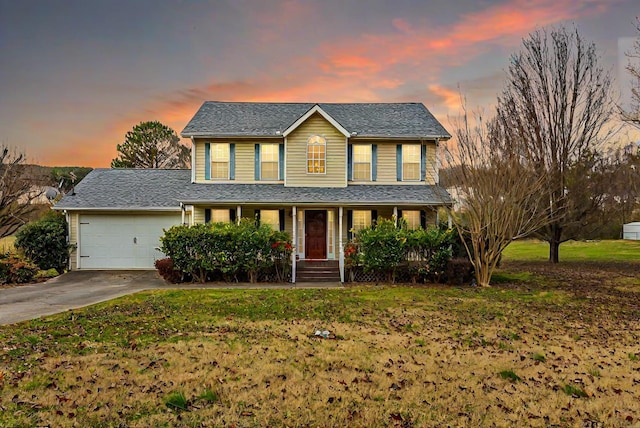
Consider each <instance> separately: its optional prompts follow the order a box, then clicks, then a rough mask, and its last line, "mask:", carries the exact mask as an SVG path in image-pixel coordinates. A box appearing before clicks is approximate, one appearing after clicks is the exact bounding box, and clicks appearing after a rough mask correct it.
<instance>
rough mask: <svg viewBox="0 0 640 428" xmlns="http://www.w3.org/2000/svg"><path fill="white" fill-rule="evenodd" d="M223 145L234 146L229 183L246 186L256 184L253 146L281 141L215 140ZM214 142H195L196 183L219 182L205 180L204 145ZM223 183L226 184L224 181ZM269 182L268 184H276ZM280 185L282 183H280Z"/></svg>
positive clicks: (272, 139) (216, 181)
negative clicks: (232, 172)
mask: <svg viewBox="0 0 640 428" xmlns="http://www.w3.org/2000/svg"><path fill="white" fill-rule="evenodd" d="M215 141H221V142H225V143H233V144H235V157H236V159H235V179H234V180H229V181H228V182H230V183H238V184H246V183H256V181H255V145H256V144H259V143H275V144H280V143H282V140H281V139H274V138H270V139H264V140H260V139H252V140H238V139H234V140H229V139H227V140H223V141H222V140H215ZM210 142H214V140H196V183H220V182H221V181H220V180H213V181H209V180H205V149H204V146H205V144H206V143H210ZM224 182H227V181H226V180H224ZM277 182H278V181H269V182H268V183H277ZM280 183H282V181H280Z"/></svg>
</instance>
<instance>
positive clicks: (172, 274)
mask: <svg viewBox="0 0 640 428" xmlns="http://www.w3.org/2000/svg"><path fill="white" fill-rule="evenodd" d="M154 266H155V267H156V269H158V273H159V274H160V276H161V277H162V278H164V280H165V281H167V282H170V283H171V284H178V283H181V282H184V280H185V274H184V272H182V271H181V270H180V269H176V268H175V267H174V265H173V260H171V259H170V258H168V257H167V258H164V259H159V260H156V261H155V262H154Z"/></svg>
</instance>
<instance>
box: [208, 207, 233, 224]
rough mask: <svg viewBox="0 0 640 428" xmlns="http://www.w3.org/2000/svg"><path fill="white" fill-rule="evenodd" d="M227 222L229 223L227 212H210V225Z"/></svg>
mask: <svg viewBox="0 0 640 428" xmlns="http://www.w3.org/2000/svg"><path fill="white" fill-rule="evenodd" d="M229 221H231V219H230V218H229V210H211V222H212V223H227V222H229Z"/></svg>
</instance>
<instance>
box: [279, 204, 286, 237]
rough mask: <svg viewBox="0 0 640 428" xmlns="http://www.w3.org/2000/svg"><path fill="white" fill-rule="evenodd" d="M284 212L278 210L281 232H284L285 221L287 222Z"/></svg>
mask: <svg viewBox="0 0 640 428" xmlns="http://www.w3.org/2000/svg"><path fill="white" fill-rule="evenodd" d="M284 212H285V211H284V210H283V209H281V210H278V216H279V221H280V232H284V220H285V217H284Z"/></svg>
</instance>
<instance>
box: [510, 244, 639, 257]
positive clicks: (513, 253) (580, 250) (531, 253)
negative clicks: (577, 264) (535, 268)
mask: <svg viewBox="0 0 640 428" xmlns="http://www.w3.org/2000/svg"><path fill="white" fill-rule="evenodd" d="M548 259H549V244H547V243H546V242H543V241H537V240H529V239H527V240H521V241H516V242H512V243H511V244H510V245H509V246H508V247H507V248H506V249H505V251H504V253H503V260H504V261H545V260H548ZM563 261H600V262H610V261H617V262H620V261H631V262H639V263H640V241H628V240H627V241H625V240H605V241H589V242H585V241H568V242H564V243H562V244H560V262H563Z"/></svg>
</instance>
